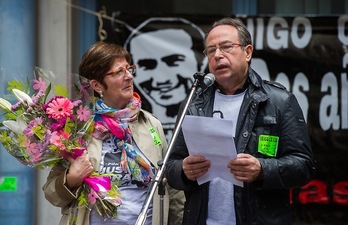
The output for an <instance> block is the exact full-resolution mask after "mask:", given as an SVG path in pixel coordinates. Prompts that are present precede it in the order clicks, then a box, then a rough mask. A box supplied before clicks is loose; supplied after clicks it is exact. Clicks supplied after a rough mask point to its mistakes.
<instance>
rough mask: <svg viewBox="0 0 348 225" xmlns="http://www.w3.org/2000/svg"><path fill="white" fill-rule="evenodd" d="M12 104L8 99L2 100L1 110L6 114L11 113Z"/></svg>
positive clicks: (0, 101)
mask: <svg viewBox="0 0 348 225" xmlns="http://www.w3.org/2000/svg"><path fill="white" fill-rule="evenodd" d="M11 107H12V105H11V103H10V102H9V101H7V100H6V99H3V98H0V108H1V109H2V110H4V111H5V112H8V111H11Z"/></svg>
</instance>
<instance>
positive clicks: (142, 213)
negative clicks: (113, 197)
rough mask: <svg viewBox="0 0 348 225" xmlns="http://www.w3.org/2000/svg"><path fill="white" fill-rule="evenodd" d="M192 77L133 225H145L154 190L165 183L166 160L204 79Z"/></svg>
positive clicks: (201, 74) (198, 76) (161, 219)
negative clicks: (157, 167) (163, 155)
mask: <svg viewBox="0 0 348 225" xmlns="http://www.w3.org/2000/svg"><path fill="white" fill-rule="evenodd" d="M193 77H194V78H195V80H194V82H193V85H192V88H191V91H190V94H189V96H188V98H187V101H186V104H185V106H184V109H183V112H182V114H181V115H180V117H179V120H178V121H177V125H176V127H175V129H174V133H173V136H172V139H171V140H170V143H169V146H168V150H167V152H166V155H165V157H164V159H163V162H160V163H158V164H161V166H160V168H159V170H158V171H157V173H156V176H155V179H154V180H153V181H151V186H150V189H149V192H148V193H147V196H146V200H145V202H144V205H143V207H142V209H141V211H140V214H139V216H138V219H137V221H136V223H135V225H144V224H145V221H146V215H147V210H148V208H149V206H150V204H151V201H152V198H153V196H154V193H155V191H156V188H157V187H158V186H159V185H164V186H165V184H164V183H165V182H163V181H162V179H163V174H164V171H165V167H166V164H167V161H168V158H169V155H170V153H171V151H172V149H173V146H174V143H175V140H176V138H177V136H178V134H179V130H180V127H181V124H182V122H183V121H184V117H185V114H186V111H187V109H188V106H189V104H190V103H191V100H192V98H193V96H194V94H199V93H196V89H197V86H199V85H200V84H201V83H203V82H202V81H203V78H204V74H203V73H195V74H194V75H193ZM161 194H163V191H161ZM161 201H163V197H162V196H161ZM162 211H163V202H162V203H161V218H160V221H161V225H163V212H162Z"/></svg>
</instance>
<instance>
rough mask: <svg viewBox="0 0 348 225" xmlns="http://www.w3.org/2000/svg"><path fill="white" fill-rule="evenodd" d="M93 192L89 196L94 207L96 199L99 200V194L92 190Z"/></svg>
mask: <svg viewBox="0 0 348 225" xmlns="http://www.w3.org/2000/svg"><path fill="white" fill-rule="evenodd" d="M90 190H91V192H90V193H89V194H88V202H89V203H91V204H92V205H94V204H95V202H96V199H97V198H99V196H98V194H97V192H96V191H94V190H93V189H92V188H91V189H90Z"/></svg>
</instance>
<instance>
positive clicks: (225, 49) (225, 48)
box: [203, 43, 242, 58]
mask: <svg viewBox="0 0 348 225" xmlns="http://www.w3.org/2000/svg"><path fill="white" fill-rule="evenodd" d="M235 46H242V45H241V44H238V43H224V44H221V45H220V46H218V47H208V48H206V49H204V51H203V53H204V54H205V55H206V56H207V57H208V58H211V57H213V55H215V52H216V49H219V50H220V52H222V53H229V52H230V51H232V50H233V48H234V47H235Z"/></svg>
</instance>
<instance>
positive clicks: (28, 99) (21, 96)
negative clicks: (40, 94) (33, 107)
mask: <svg viewBox="0 0 348 225" xmlns="http://www.w3.org/2000/svg"><path fill="white" fill-rule="evenodd" d="M12 92H13V94H14V96H16V98H17V99H18V100H19V101H22V102H24V101H26V102H27V103H28V104H31V103H33V100H32V99H31V97H30V96H29V95H27V94H26V93H24V92H23V91H20V90H18V89H12Z"/></svg>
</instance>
